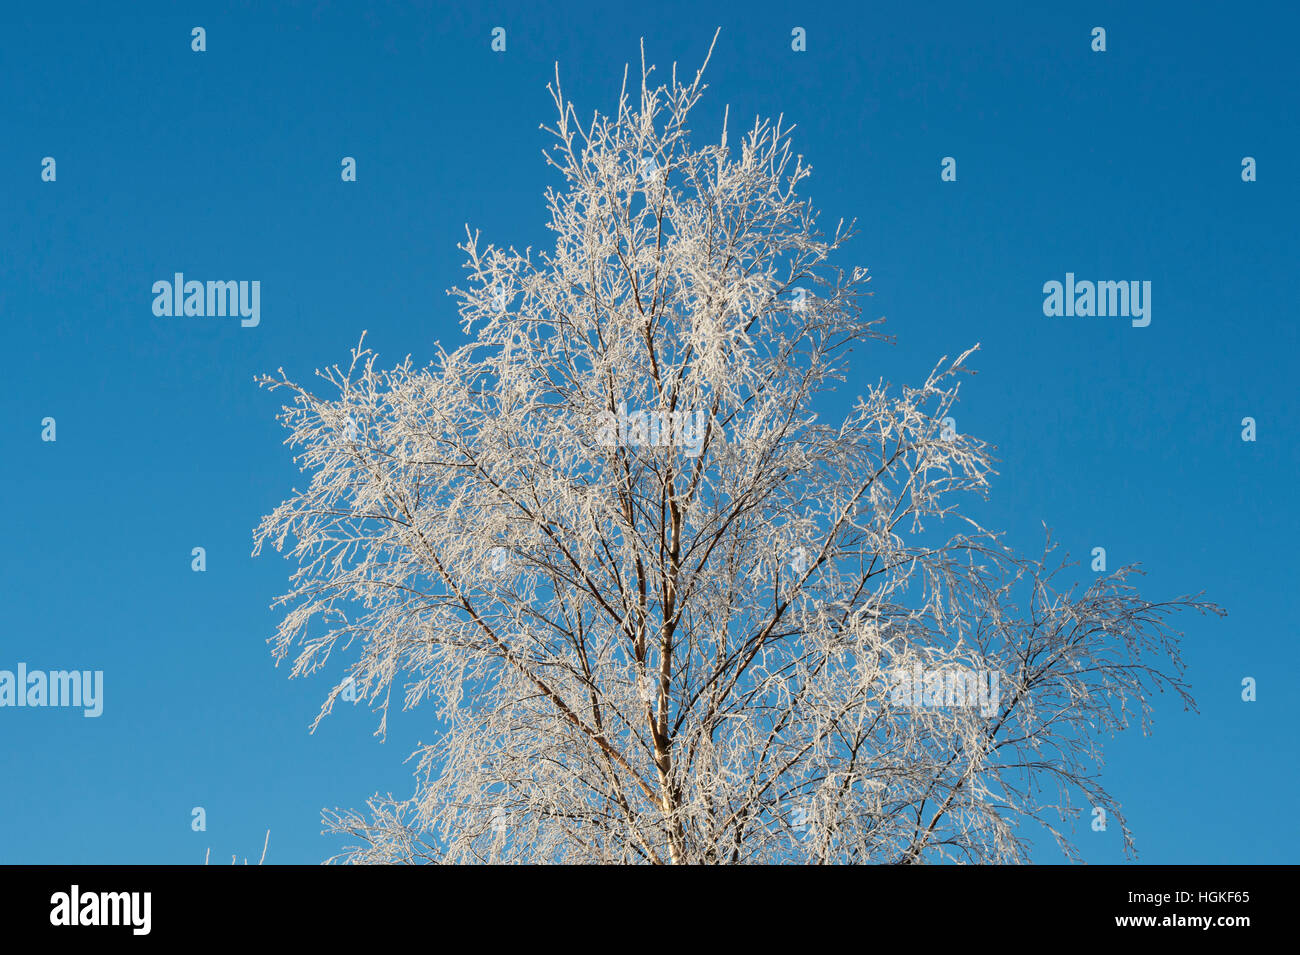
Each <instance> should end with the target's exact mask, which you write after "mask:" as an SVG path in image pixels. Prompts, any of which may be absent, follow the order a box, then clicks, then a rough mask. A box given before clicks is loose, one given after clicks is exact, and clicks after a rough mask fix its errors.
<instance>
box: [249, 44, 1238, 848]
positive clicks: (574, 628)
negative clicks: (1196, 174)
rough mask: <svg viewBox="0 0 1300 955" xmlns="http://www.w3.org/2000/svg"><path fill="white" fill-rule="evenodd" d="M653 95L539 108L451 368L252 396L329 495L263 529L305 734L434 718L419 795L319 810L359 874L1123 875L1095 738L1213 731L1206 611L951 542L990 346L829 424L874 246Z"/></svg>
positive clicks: (682, 98)
mask: <svg viewBox="0 0 1300 955" xmlns="http://www.w3.org/2000/svg"><path fill="white" fill-rule="evenodd" d="M706 63H707V60H706ZM652 72H653V71H652V70H651V69H647V68H646V67H645V66H644V62H643V66H642V79H641V83H640V89H639V90H638V91H637V96H636V97H635V99H636V104H635V105H634V104H633V97H631V96H629V94H628V92H627V89H626V86H627V84H626V76H625V79H624V91H623V92H622V93H621V94H620V97H619V100H618V105H617V109H616V110H615V112H614V114H613V115H612V116H602V115H599V114H597V115H595V116H594V117H593V118H592V119H591V121H590V122H588V123H586V124H582V123H580V122H579V121H578V118H577V114H576V112H575V110H574V108H573V107H572V105H571V104H569V103H567V102H566V101H565V100H564V98H563V96H562V94H561V92H560V86H559V79H558V74H557V78H556V81H555V85H554V86H553V87H552V88H551V89H552V93H553V96H554V99H555V104H556V107H557V120H556V122H555V124H554V125H553V126H552V127H550V128H549V130H548V131H549V132H550V133H551V134H553V136H554V140H555V143H554V146H553V148H552V149H551V150H550V151H549V152H548V153H547V161H548V162H549V163H550V164H551V165H552V166H553V167H554V169H555V170H556V171H557V173H558V177H559V179H560V183H559V185H558V186H557V187H555V188H553V189H551V190H549V191H548V192H547V195H546V199H547V204H548V208H549V212H550V223H549V224H550V228H551V230H552V231H553V232H554V236H555V242H554V248H549V249H547V250H544V251H534V250H532V249H526V250H524V251H523V252H518V251H516V250H514V249H512V248H506V249H503V248H498V247H496V246H491V245H488V246H484V245H482V244H481V243H480V239H479V236H478V234H477V233H470V232H468V230H467V238H466V241H465V242H464V244H463V246H462V248H463V249H464V251H465V254H466V257H467V261H466V272H467V279H466V285H465V287H464V288H457V289H453V290H452V294H453V295H454V296H455V298H456V299H457V300H458V301H459V303H460V315H461V318H462V323H463V328H464V330H465V333H466V335H467V341H466V343H465V344H463V345H461V346H460V347H458V348H454V349H452V350H450V351H447V350H444V349H442V348H441V347H440V348H439V351H438V353H437V354H436V355H435V356H434V357H433V360H432V361H431V362H430V363H428V364H427V365H419V364H416V363H415V362H414V361H413V360H412V359H410V358H408V359H406V360H405V361H404V362H402V363H401V364H400V365H397V366H396V367H392V368H385V367H383V366H380V365H379V364H378V363H377V360H376V356H375V355H374V353H373V352H371V351H370V350H369V349H367V348H366V347H365V345H364V336H363V339H362V342H361V344H359V345H358V346H357V348H356V349H355V350H354V352H353V354H352V357H351V361H350V362H348V363H347V364H346V367H344V366H337V367H332V368H329V369H327V370H325V371H323V372H321V373H319V375H320V378H321V382H322V383H321V385H320V386H319V387H316V388H315V389H314V390H313V389H309V388H308V387H307V386H304V385H301V384H298V383H296V382H294V381H292V380H291V379H289V378H288V377H287V376H286V375H285V374H284V373H283V372H281V374H280V376H279V377H278V378H266V379H264V383H265V384H267V385H268V386H269V387H271V388H273V389H285V394H286V395H287V396H288V402H289V403H288V404H287V406H286V407H285V409H284V412H283V414H282V419H283V422H284V424H285V426H286V427H287V429H288V430H289V434H290V437H289V439H288V443H289V444H290V445H291V446H292V447H293V448H294V449H295V451H296V454H297V460H298V462H299V464H300V465H301V467H302V470H303V471H304V472H306V473H307V474H308V475H309V476H310V478H309V483H308V484H307V487H306V489H305V490H300V491H299V490H295V491H294V492H293V495H292V496H291V497H290V498H289V499H288V500H287V501H285V502H284V503H283V504H281V505H280V506H279V507H277V508H276V509H275V510H274V511H273V512H272V513H271V514H270V515H269V516H267V517H266V518H265V519H264V520H263V522H262V524H261V526H260V527H259V529H258V531H257V534H256V547H255V552H257V551H260V549H261V547H262V546H263V544H268V543H269V544H271V545H273V546H274V547H275V548H276V549H277V550H285V551H287V552H288V553H289V554H290V555H291V556H292V558H293V560H294V562H295V563H296V565H297V567H296V570H295V572H294V573H293V575H292V577H291V582H290V588H289V592H288V593H287V594H286V595H285V596H284V597H283V598H282V601H281V603H282V605H283V606H284V607H285V608H286V609H285V616H284V619H283V621H282V623H281V624H280V626H279V629H278V631H277V633H276V635H275V636H274V637H273V638H272V643H273V646H274V650H275V653H276V655H277V659H286V658H289V659H292V673H293V675H294V676H302V675H307V674H311V673H315V672H316V671H317V670H318V669H323V668H326V667H327V666H328V667H330V672H331V673H332V674H334V675H335V676H336V677H338V680H339V682H338V683H337V684H336V686H335V688H334V690H333V691H332V692H331V694H330V695H329V697H328V699H327V700H326V701H325V703H324V705H323V707H322V710H321V714H320V717H318V721H319V719H320V718H323V717H324V716H325V715H326V714H327V713H328V712H329V711H330V709H331V708H332V706H333V705H334V703H335V701H336V700H337V699H338V697H339V696H340V695H341V694H343V693H344V692H345V690H346V691H348V692H356V693H359V694H360V695H362V696H364V697H365V698H366V699H367V700H368V701H369V702H370V703H371V704H372V705H373V706H374V707H375V708H376V709H377V710H378V711H379V713H380V725H379V731H380V732H383V731H384V730H385V729H386V721H387V713H388V708H389V706H390V705H393V704H394V703H396V704H397V705H399V706H401V707H404V708H414V707H425V708H426V711H428V712H431V713H433V714H436V716H437V718H438V723H437V726H436V730H435V736H434V741H433V742H432V743H430V744H429V745H427V746H425V747H423V748H421V750H420V751H419V752H418V754H417V755H418V770H417V773H416V779H415V790H414V793H413V795H412V796H411V797H410V798H409V799H402V800H398V799H394V798H393V797H391V796H389V797H379V796H376V797H374V798H372V799H371V800H370V803H369V806H368V807H367V808H366V809H365V810H362V811H343V812H340V811H335V812H331V813H328V814H327V815H326V823H327V825H328V827H329V830H330V831H332V832H335V833H340V834H343V835H345V836H347V837H349V839H350V840H352V845H351V847H350V848H348V849H347V850H346V851H345V852H344V853H343V855H342V856H341V857H339V858H340V861H350V862H364V863H374V862H380V863H382V862H502V861H567V862H709V863H712V862H746V863H751V862H772V861H787V860H800V861H827V862H933V861H940V860H953V861H962V862H979V861H995V862H1009V861H1016V862H1018V861H1024V860H1026V859H1027V858H1028V853H1029V848H1030V841H1029V840H1030V839H1031V838H1033V837H1035V836H1041V835H1042V834H1043V833H1044V832H1046V833H1050V834H1051V836H1052V837H1053V838H1054V839H1055V840H1056V841H1057V843H1058V844H1059V846H1060V848H1061V850H1062V851H1064V852H1065V853H1066V854H1067V856H1070V857H1074V856H1075V855H1076V853H1075V849H1074V847H1073V843H1072V841H1071V833H1072V831H1073V830H1074V825H1075V822H1076V819H1077V817H1078V815H1079V813H1080V811H1081V810H1082V811H1083V812H1084V813H1085V814H1086V813H1087V812H1088V811H1089V810H1090V808H1091V807H1095V806H1101V807H1104V808H1105V809H1106V811H1107V813H1108V815H1109V817H1110V818H1111V819H1113V820H1115V821H1116V822H1117V823H1118V824H1119V828H1120V830H1121V832H1122V833H1123V838H1124V840H1125V845H1126V847H1127V848H1131V837H1130V835H1129V833H1128V830H1127V828H1126V827H1125V826H1124V821H1123V816H1122V814H1121V812H1120V810H1119V807H1118V805H1117V804H1116V803H1115V801H1114V800H1113V799H1112V798H1111V796H1110V795H1109V794H1108V793H1107V792H1106V791H1105V790H1104V789H1102V788H1101V786H1100V784H1099V782H1098V781H1097V770H1098V767H1099V765H1100V760H1101V751H1100V743H1101V741H1102V739H1103V738H1104V737H1105V736H1106V735H1108V734H1110V733H1111V732H1113V731H1115V730H1117V729H1120V728H1123V727H1124V726H1126V725H1127V724H1128V722H1129V721H1130V719H1132V718H1136V719H1137V720H1138V721H1139V722H1140V723H1141V724H1142V726H1143V728H1144V729H1145V727H1146V724H1147V721H1148V719H1149V715H1150V703H1149V701H1150V699H1151V697H1152V695H1153V692H1154V691H1157V690H1160V691H1163V690H1169V691H1170V693H1171V696H1172V698H1173V699H1175V700H1178V701H1181V702H1182V703H1183V704H1184V705H1186V706H1192V705H1193V704H1192V700H1191V697H1190V695H1189V693H1188V688H1187V686H1186V685H1185V683H1184V681H1183V679H1182V664H1181V661H1180V658H1179V655H1178V649H1177V642H1176V638H1177V636H1178V634H1177V633H1176V631H1174V630H1173V629H1172V628H1171V626H1170V625H1169V617H1170V615H1171V614H1172V613H1174V612H1175V611H1177V610H1180V609H1187V608H1194V609H1199V610H1203V611H1213V612H1220V611H1218V610H1217V608H1215V607H1213V606H1212V605H1210V604H1206V603H1204V602H1202V601H1201V600H1200V599H1199V598H1196V597H1180V598H1177V599H1174V600H1171V601H1165V602H1157V603H1153V602H1149V601H1147V600H1144V599H1143V598H1142V597H1141V596H1140V595H1139V594H1138V592H1137V591H1136V590H1135V589H1134V587H1133V580H1134V577H1135V575H1136V573H1137V572H1136V570H1135V569H1134V568H1124V569H1122V570H1119V571H1116V572H1115V573H1112V574H1110V575H1109V576H1103V577H1098V578H1095V579H1093V580H1092V581H1091V583H1090V584H1089V585H1088V586H1087V587H1086V588H1082V589H1081V588H1079V587H1076V586H1074V585H1072V584H1070V583H1069V582H1068V580H1066V579H1064V578H1063V576H1062V575H1063V573H1064V570H1063V568H1062V566H1060V565H1059V564H1058V563H1050V564H1049V563H1048V561H1050V560H1052V558H1051V556H1050V555H1051V545H1050V542H1049V546H1048V553H1047V555H1045V556H1044V557H1043V558H1042V559H1041V560H1026V559H1023V558H1020V557H1017V556H1016V555H1014V554H1013V553H1012V552H1011V551H1010V550H1008V549H1007V548H1006V547H1005V546H1003V545H1002V543H1001V542H1000V540H999V539H998V537H997V536H996V535H994V534H992V533H990V532H989V531H987V530H985V529H984V528H982V527H980V526H979V525H978V524H976V523H975V522H973V521H972V520H970V519H968V517H966V516H964V514H963V511H962V510H961V508H962V507H963V506H965V504H966V503H968V502H970V501H971V500H972V498H973V497H978V496H982V495H984V494H985V493H986V491H987V489H988V487H989V479H990V477H991V475H992V474H993V471H992V463H991V458H990V455H989V449H988V448H987V447H986V446H985V445H984V444H983V443H982V442H980V441H979V440H977V439H976V438H974V437H971V436H969V435H964V434H962V435H957V434H952V433H951V431H949V430H945V429H944V428H943V427H942V422H943V419H944V418H945V417H946V416H948V415H949V414H950V413H951V412H952V410H953V407H954V403H955V402H956V400H957V397H958V390H959V383H960V381H961V379H962V378H963V376H964V375H965V374H966V373H967V371H968V369H967V366H966V362H967V360H968V359H969V358H970V355H971V354H972V352H973V351H974V349H973V348H972V349H971V350H969V351H967V352H965V353H964V354H962V355H960V356H959V357H957V358H956V359H949V358H944V359H941V360H940V361H939V362H938V363H937V364H936V366H935V368H934V370H933V371H932V372H931V373H930V374H929V375H928V376H926V378H925V380H924V381H923V382H922V383H920V384H919V385H914V386H903V387H894V386H893V385H891V384H889V383H888V382H886V381H884V380H878V381H876V383H874V384H867V385H866V387H865V389H864V390H863V391H862V392H861V394H860V396H859V397H858V398H857V400H856V401H855V402H853V403H852V404H851V405H850V406H848V407H847V410H846V411H845V412H844V414H843V416H842V420H836V421H828V420H824V418H823V417H819V415H818V413H817V411H816V410H815V408H816V409H819V410H821V412H822V415H823V416H824V415H825V409H826V407H827V405H828V403H829V401H830V392H831V391H832V390H833V389H834V387H835V385H836V383H839V382H845V381H846V380H847V377H848V375H849V373H850V370H851V366H850V364H849V358H850V352H851V349H852V347H853V346H854V345H858V346H865V350H864V347H859V349H858V354H857V356H856V362H857V364H856V365H855V366H853V367H855V368H856V369H857V372H858V373H859V374H860V373H861V372H863V371H864V370H866V369H868V368H869V367H870V365H869V362H870V361H871V360H872V357H873V356H874V355H876V354H877V353H878V352H877V351H876V350H875V349H874V348H873V347H872V346H873V345H875V344H876V343H879V342H882V341H884V340H885V337H884V336H883V335H882V334H881V333H880V331H879V329H878V327H877V325H878V323H877V322H876V321H871V320H866V319H864V318H863V315H862V299H863V296H864V295H866V294H867V292H866V284H867V282H868V276H867V273H866V270H865V269H861V268H851V269H848V270H844V269H842V268H840V267H838V266H837V265H835V264H834V260H835V259H837V258H838V256H837V253H838V252H839V251H840V247H841V246H842V245H843V244H844V243H845V242H846V241H847V240H848V239H849V238H850V237H851V235H852V234H853V231H854V227H853V224H852V223H847V224H846V223H840V224H839V225H837V226H836V227H835V228H834V229H833V230H831V232H830V233H829V234H825V233H824V232H823V231H822V230H821V229H820V227H819V226H818V223H817V216H816V214H815V212H814V210H813V208H812V206H811V205H810V204H809V203H808V202H807V201H806V200H805V199H802V198H800V196H799V195H798V194H797V191H796V190H797V187H798V186H799V185H800V184H801V183H802V182H803V180H804V179H806V178H807V176H808V175H809V173H810V168H809V167H808V165H807V164H806V163H805V162H804V160H803V158H802V157H801V156H799V155H798V154H795V153H793V152H792V145H791V139H790V128H788V127H787V126H785V125H784V124H783V121H782V120H781V119H778V120H776V121H775V122H768V121H758V122H756V123H755V124H754V125H753V126H752V127H751V128H750V129H749V130H748V131H747V132H746V133H744V134H743V135H741V136H738V137H736V138H735V140H734V145H733V141H732V138H731V136H730V134H729V132H728V131H727V128H726V127H727V120H726V118H725V115H724V117H723V120H722V132H721V134H720V135H719V136H718V137H717V140H716V142H714V143H713V144H711V145H704V146H694V145H692V144H691V141H690V129H689V127H688V125H687V123H688V119H689V117H690V115H691V111H692V109H693V108H694V107H695V106H696V104H697V101H698V100H699V98H700V96H701V94H702V92H703V90H704V85H703V83H702V81H701V76H700V74H699V73H697V74H696V75H695V76H694V77H693V78H692V79H691V81H690V82H683V81H679V80H678V79H677V76H676V70H675V68H674V71H673V75H672V77H671V80H670V82H668V83H666V84H663V85H660V86H654V85H653V84H652V83H651V75H652ZM701 72H702V71H701ZM856 380H857V379H855V381H856ZM855 390H856V388H855ZM335 653H337V655H338V656H339V658H340V659H338V660H335V661H331V660H330V657H331V655H333V654H335ZM344 671H346V672H344Z"/></svg>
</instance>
